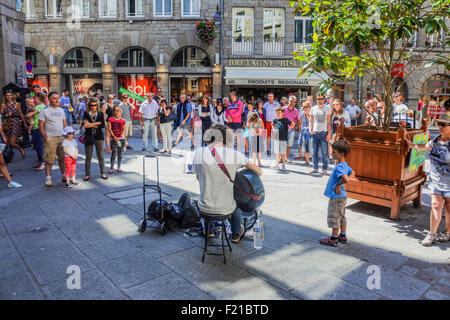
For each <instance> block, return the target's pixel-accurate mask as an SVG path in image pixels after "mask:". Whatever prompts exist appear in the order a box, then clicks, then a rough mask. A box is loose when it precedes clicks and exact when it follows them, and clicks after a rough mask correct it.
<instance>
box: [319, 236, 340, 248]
mask: <svg viewBox="0 0 450 320" xmlns="http://www.w3.org/2000/svg"><path fill="white" fill-rule="evenodd" d="M319 243H320V244H323V245H325V246H331V247H337V243H338V240H331V238H325V239H320V240H319Z"/></svg>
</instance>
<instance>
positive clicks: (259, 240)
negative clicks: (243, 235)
mask: <svg viewBox="0 0 450 320" xmlns="http://www.w3.org/2000/svg"><path fill="white" fill-rule="evenodd" d="M263 245H264V224H263V222H262V221H261V217H260V215H259V213H258V216H257V218H256V222H255V225H254V226H253V247H254V248H255V249H258V250H259V249H262V248H263Z"/></svg>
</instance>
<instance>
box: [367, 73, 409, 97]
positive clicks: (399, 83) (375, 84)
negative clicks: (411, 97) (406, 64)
mask: <svg viewBox="0 0 450 320" xmlns="http://www.w3.org/2000/svg"><path fill="white" fill-rule="evenodd" d="M394 92H398V93H400V94H401V95H403V97H404V98H405V100H407V99H408V87H407V86H406V82H405V81H404V80H403V79H402V78H396V79H395V80H394ZM366 94H367V99H373V98H374V97H375V96H376V95H380V96H384V94H385V91H384V85H383V82H381V81H380V80H376V79H373V80H372V81H371V82H370V84H369V86H368V87H367V89H366Z"/></svg>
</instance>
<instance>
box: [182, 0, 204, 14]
mask: <svg viewBox="0 0 450 320" xmlns="http://www.w3.org/2000/svg"><path fill="white" fill-rule="evenodd" d="M194 1H197V2H198V14H193V13H192V8H193V7H194V6H193V5H192V4H193V3H194ZM189 3H190V13H189V14H185V13H184V0H181V16H182V17H200V12H201V10H202V1H201V0H189Z"/></svg>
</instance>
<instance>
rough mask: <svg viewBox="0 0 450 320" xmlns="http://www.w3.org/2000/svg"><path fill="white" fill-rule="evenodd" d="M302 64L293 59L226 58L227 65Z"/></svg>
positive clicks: (250, 66)
mask: <svg viewBox="0 0 450 320" xmlns="http://www.w3.org/2000/svg"><path fill="white" fill-rule="evenodd" d="M302 65H303V62H302V61H298V60H293V59H283V60H276V59H230V60H228V67H243V68H246V67H247V68H254V67H260V68H265V67H267V68H297V67H298V68H299V67H301V66H302Z"/></svg>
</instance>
